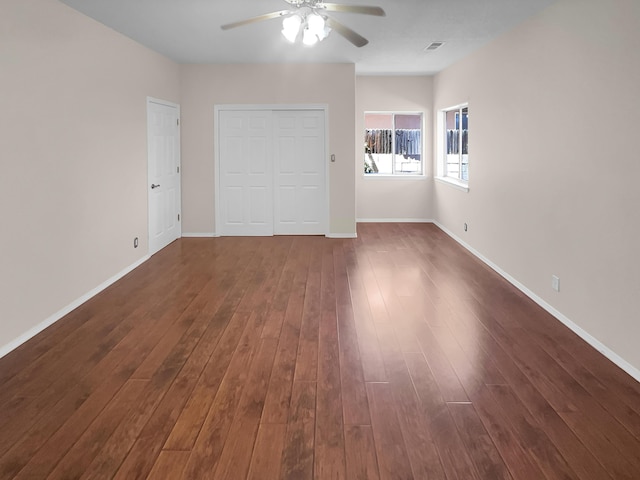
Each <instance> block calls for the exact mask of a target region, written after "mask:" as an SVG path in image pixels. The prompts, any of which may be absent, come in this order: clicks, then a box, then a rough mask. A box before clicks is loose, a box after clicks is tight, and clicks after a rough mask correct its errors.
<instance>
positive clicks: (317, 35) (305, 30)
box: [220, 0, 385, 47]
mask: <svg viewBox="0 0 640 480" xmlns="http://www.w3.org/2000/svg"><path fill="white" fill-rule="evenodd" d="M284 1H285V2H287V3H288V4H289V5H291V7H290V8H289V9H287V10H280V11H277V12H271V13H265V14H264V15H258V16H257V17H251V18H247V19H245V20H240V21H239V22H233V23H228V24H226V25H222V26H221V27H220V28H222V30H229V29H231V28H236V27H242V26H244V25H249V24H251V23H256V22H262V21H264V20H271V19H274V18H280V17H282V18H283V21H282V34H283V35H284V36H285V38H286V39H287V40H289V41H290V42H292V43H293V42H295V41H296V39H297V38H298V36H299V34H300V32H301V31H302V41H303V43H304V44H305V45H313V44H315V43H317V42H318V41H322V40H324V39H325V38H326V37H327V35H328V34H329V32H330V31H331V30H335V31H336V32H337V33H338V34H340V35H342V36H343V37H344V38H346V39H347V40H349V41H350V42H351V43H352V44H354V45H355V46H356V47H364V46H365V45H366V44H367V43H369V41H368V40H367V39H366V38H364V37H363V36H362V35H360V34H358V33H356V32H355V31H353V30H352V29H350V28H349V27H347V26H346V25H343V24H342V23H340V22H338V21H337V20H335V19H334V18H331V17H330V16H328V15H327V14H326V12H341V13H360V14H364V15H374V16H377V17H384V16H385V12H384V10H383V9H382V8H380V7H372V6H367V5H343V4H340V3H325V2H323V1H322V0H284Z"/></svg>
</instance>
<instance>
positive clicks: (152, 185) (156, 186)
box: [151, 183, 160, 189]
mask: <svg viewBox="0 0 640 480" xmlns="http://www.w3.org/2000/svg"><path fill="white" fill-rule="evenodd" d="M159 186H160V184H158V185H154V184H153V183H152V184H151V189H154V188H158V187H159Z"/></svg>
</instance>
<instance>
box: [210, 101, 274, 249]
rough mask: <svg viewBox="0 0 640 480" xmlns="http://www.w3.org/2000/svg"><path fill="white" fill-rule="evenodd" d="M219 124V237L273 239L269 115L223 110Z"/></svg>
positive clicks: (265, 113)
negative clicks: (241, 236)
mask: <svg viewBox="0 0 640 480" xmlns="http://www.w3.org/2000/svg"><path fill="white" fill-rule="evenodd" d="M219 121H220V126H219V132H220V140H219V141H220V158H219V162H220V165H219V167H220V168H219V174H220V183H219V186H220V204H221V205H220V207H221V208H220V209H219V212H220V215H221V219H220V230H221V231H220V232H219V233H220V234H221V235H260V236H265V235H273V207H274V205H273V168H272V158H271V150H272V146H271V145H272V135H273V133H272V126H271V112H268V111H227V110H224V111H221V112H220V116H219Z"/></svg>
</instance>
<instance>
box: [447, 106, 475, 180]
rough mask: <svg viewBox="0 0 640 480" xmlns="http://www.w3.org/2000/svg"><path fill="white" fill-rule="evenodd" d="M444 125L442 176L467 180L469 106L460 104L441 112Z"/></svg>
mask: <svg viewBox="0 0 640 480" xmlns="http://www.w3.org/2000/svg"><path fill="white" fill-rule="evenodd" d="M442 115H443V117H444V118H443V122H444V126H445V138H444V145H445V148H444V149H443V150H444V158H442V159H441V162H442V168H441V171H442V173H443V176H445V177H451V178H455V179H456V180H461V181H463V182H468V181H469V107H468V106H466V105H465V106H461V107H455V108H452V109H447V110H444V111H443V112H442Z"/></svg>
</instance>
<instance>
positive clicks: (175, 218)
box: [147, 100, 182, 255]
mask: <svg viewBox="0 0 640 480" xmlns="http://www.w3.org/2000/svg"><path fill="white" fill-rule="evenodd" d="M178 118H179V110H178V106H177V105H168V104H160V103H157V102H156V101H152V100H149V101H148V102H147V122H148V126H147V128H148V130H147V145H148V158H147V162H148V164H147V165H148V170H147V175H148V180H149V184H148V186H147V188H148V189H149V190H148V202H149V203H148V205H149V254H150V255H153V254H154V253H156V252H157V251H158V250H160V249H162V248H164V247H166V246H167V245H169V244H170V243H171V242H173V241H174V240H176V239H177V238H180V236H181V235H182V232H181V228H180V220H179V215H180V168H179V167H180V127H179V126H178Z"/></svg>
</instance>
